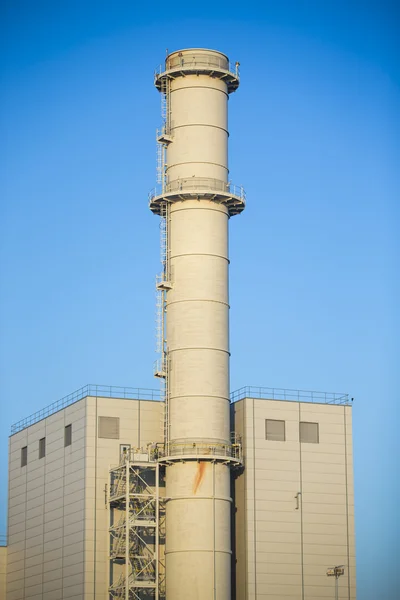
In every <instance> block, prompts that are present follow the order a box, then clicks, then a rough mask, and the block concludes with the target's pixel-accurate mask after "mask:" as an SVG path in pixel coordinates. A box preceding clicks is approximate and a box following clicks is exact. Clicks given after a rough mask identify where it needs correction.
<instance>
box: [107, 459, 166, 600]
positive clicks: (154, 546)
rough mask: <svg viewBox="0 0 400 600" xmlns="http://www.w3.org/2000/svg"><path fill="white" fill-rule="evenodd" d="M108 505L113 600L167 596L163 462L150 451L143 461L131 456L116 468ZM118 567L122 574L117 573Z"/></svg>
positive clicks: (159, 599)
mask: <svg viewBox="0 0 400 600" xmlns="http://www.w3.org/2000/svg"><path fill="white" fill-rule="evenodd" d="M149 480H150V482H151V483H152V484H151V483H149ZM108 505H109V513H110V528H109V532H110V548H109V561H110V579H111V580H110V586H109V598H110V600H111V599H112V600H114V599H116V600H162V598H164V596H165V592H164V584H163V582H164V564H163V562H162V557H161V556H160V538H162V537H163V535H164V534H163V530H164V525H163V523H164V512H165V510H164V503H163V499H160V465H159V463H158V462H156V461H154V460H151V456H150V453H149V460H148V461H143V462H142V461H137V460H135V457H134V455H133V456H132V455H131V456H130V455H128V456H127V457H126V458H125V460H124V461H123V462H121V464H120V465H118V466H117V467H114V468H112V469H111V470H110V485H109V495H108ZM160 527H161V534H160ZM160 567H161V568H160ZM118 568H119V571H120V572H119V575H117V576H114V571H116V570H118Z"/></svg>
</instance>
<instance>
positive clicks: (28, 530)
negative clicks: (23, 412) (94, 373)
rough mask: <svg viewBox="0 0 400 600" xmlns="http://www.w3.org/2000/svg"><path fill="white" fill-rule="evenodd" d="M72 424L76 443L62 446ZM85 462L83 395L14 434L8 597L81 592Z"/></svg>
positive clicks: (34, 598)
mask: <svg viewBox="0 0 400 600" xmlns="http://www.w3.org/2000/svg"><path fill="white" fill-rule="evenodd" d="M69 424H72V431H73V443H72V445H71V446H69V447H66V448H64V428H65V426H66V425H69ZM44 437H45V438H46V455H45V456H44V457H43V458H39V440H40V439H41V438H44ZM24 446H27V447H28V463H27V466H24V467H22V466H21V448H22V447H24ZM84 461H85V400H81V401H80V402H77V403H76V404H73V405H71V406H69V407H67V408H65V409H64V410H62V411H59V412H57V413H55V414H54V415H51V416H50V417H48V418H47V419H43V420H42V421H40V422H39V423H36V424H35V425H32V426H30V427H28V428H27V429H24V430H23V431H21V432H19V433H16V434H15V435H13V436H12V437H11V438H10V468H9V511H8V566H7V600H21V599H24V600H25V599H28V598H29V599H31V600H39V599H41V600H58V599H59V598H76V599H77V598H81V597H82V590H83V573H82V565H83V562H84V542H83V531H84V504H85V499H84Z"/></svg>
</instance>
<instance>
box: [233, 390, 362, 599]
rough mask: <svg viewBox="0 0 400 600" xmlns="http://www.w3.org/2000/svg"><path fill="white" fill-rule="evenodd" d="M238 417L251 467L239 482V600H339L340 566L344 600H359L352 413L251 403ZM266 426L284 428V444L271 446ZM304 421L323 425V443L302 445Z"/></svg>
mask: <svg viewBox="0 0 400 600" xmlns="http://www.w3.org/2000/svg"><path fill="white" fill-rule="evenodd" d="M233 412H234V421H235V430H236V431H237V432H239V433H240V434H241V435H243V442H244V455H245V466H246V468H245V471H244V473H243V474H241V475H240V476H239V477H238V478H237V479H236V482H235V500H236V518H235V530H236V531H235V536H236V588H237V589H236V598H237V600H256V599H257V600H272V598H274V599H279V600H308V599H309V600H313V599H317V598H318V599H319V600H323V599H324V598H333V597H334V585H335V581H334V578H333V577H329V578H328V577H327V576H326V570H327V569H328V568H329V567H333V566H335V565H345V569H346V572H345V575H344V576H343V577H341V578H340V581H339V598H342V599H344V598H346V599H348V600H353V599H354V598H355V545H354V495H353V468H352V438H351V407H345V406H336V405H326V404H311V403H304V402H303V403H299V402H286V401H274V400H259V399H256V400H253V399H246V400H242V401H239V402H236V403H235V405H234V406H233ZM266 419H276V420H283V421H285V430H286V436H285V437H286V439H285V441H271V440H267V439H266V434H265V420H266ZM300 421H305V422H313V423H318V424H319V442H318V443H300V442H299V422H300ZM299 493H300V495H299V496H298V498H296V495H297V494H299Z"/></svg>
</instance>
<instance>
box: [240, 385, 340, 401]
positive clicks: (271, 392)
mask: <svg viewBox="0 0 400 600" xmlns="http://www.w3.org/2000/svg"><path fill="white" fill-rule="evenodd" d="M243 398H262V399H265V400H292V401H294V402H316V403H319V404H350V401H349V395H348V394H343V393H336V392H318V391H311V390H291V389H285V388H269V387H255V386H245V387H242V388H239V389H238V390H235V391H233V392H231V402H237V400H242V399H243Z"/></svg>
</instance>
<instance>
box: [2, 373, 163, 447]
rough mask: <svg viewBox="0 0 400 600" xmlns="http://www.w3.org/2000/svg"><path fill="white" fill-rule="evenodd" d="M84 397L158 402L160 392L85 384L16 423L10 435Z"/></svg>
mask: <svg viewBox="0 0 400 600" xmlns="http://www.w3.org/2000/svg"><path fill="white" fill-rule="evenodd" d="M86 396H95V397H99V398H120V399H121V398H122V399H124V398H125V399H127V400H160V399H161V398H160V391H159V390H152V389H148V388H133V387H119V386H115V385H97V384H91V383H89V384H87V385H85V386H83V387H81V388H80V389H79V390H76V391H75V392H72V394H68V396H64V398H61V399H60V400H57V401H56V402H53V403H52V404H49V406H46V407H45V408H43V409H41V410H39V411H37V412H35V413H33V414H32V415H30V416H29V417H26V418H25V419H21V421H18V422H17V423H14V425H12V426H11V435H13V434H14V433H17V432H18V431H22V429H25V428H26V427H29V426H30V425H33V424H34V423H37V422H38V421H41V420H42V419H45V418H46V417H49V416H50V415H53V414H54V413H56V412H58V411H59V410H61V409H63V408H65V407H67V406H70V405H71V404H74V403H75V402H78V401H79V400H82V398H86Z"/></svg>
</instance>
